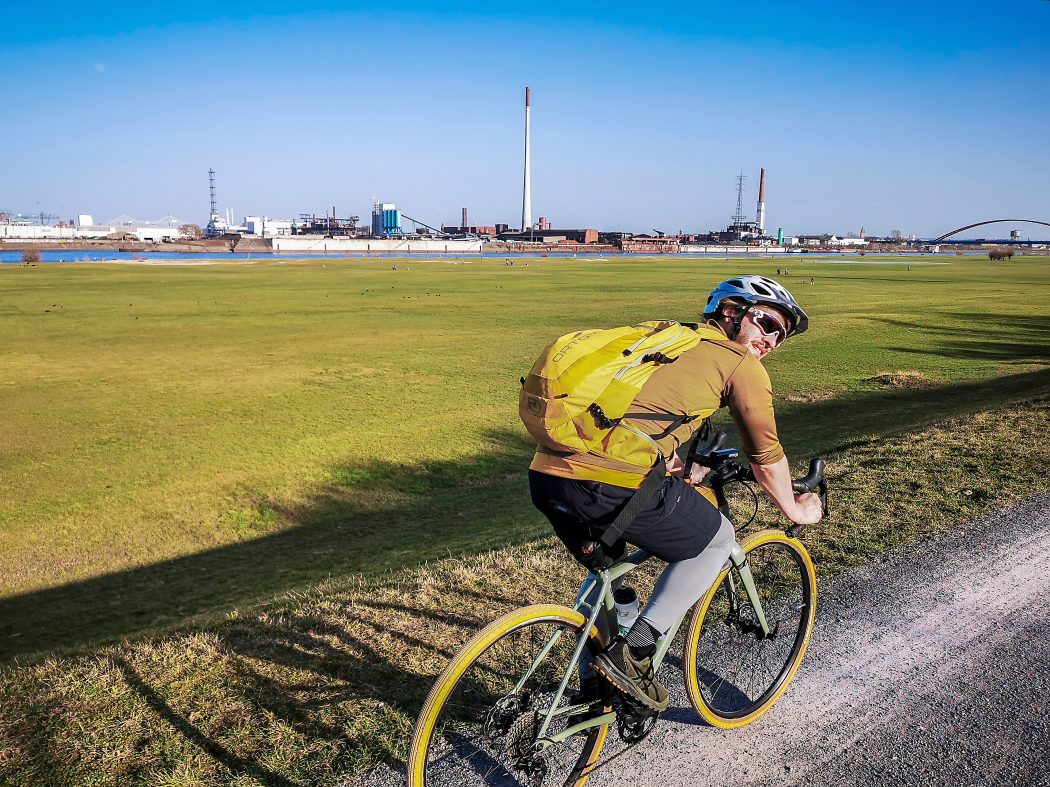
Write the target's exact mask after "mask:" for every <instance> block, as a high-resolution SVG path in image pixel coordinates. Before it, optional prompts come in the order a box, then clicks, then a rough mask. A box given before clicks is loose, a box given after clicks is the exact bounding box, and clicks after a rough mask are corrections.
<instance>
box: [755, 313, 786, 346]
mask: <svg viewBox="0 0 1050 787" xmlns="http://www.w3.org/2000/svg"><path fill="white" fill-rule="evenodd" d="M747 316H748V317H750V318H751V320H752V322H754V323H755V325H757V326H758V329H759V330H760V331H762V333H764V334H765V335H766V336H775V340H774V344H773V346H774V347H776V346H778V345H779V344H780V343H781V342H783V341H784V340H785V339H786V338H787V335H788V333H787V328H786V327H784V323H782V322H781V321H780V320H779V319H777V318H776V317H774V316H773V315H772V313H770V312H767V311H763V310H762V309H755V308H751V309H748V312H747Z"/></svg>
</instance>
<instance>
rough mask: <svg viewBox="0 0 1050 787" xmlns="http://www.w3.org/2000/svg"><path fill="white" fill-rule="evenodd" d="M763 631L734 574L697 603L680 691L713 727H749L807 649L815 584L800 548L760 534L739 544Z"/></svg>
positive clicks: (776, 535)
mask: <svg viewBox="0 0 1050 787" xmlns="http://www.w3.org/2000/svg"><path fill="white" fill-rule="evenodd" d="M741 547H742V548H743V550H744V554H745V555H746V557H747V564H748V565H749V566H750V567H751V573H752V576H753V577H754V580H755V588H756V589H757V591H758V597H759V600H760V601H761V603H762V610H763V613H764V615H765V618H766V622H767V624H768V627H769V634H768V636H767V635H763V633H762V629H761V626H760V625H759V622H758V617H757V615H756V612H755V609H754V608H753V606H752V604H751V602H750V600H749V599H748V596H747V592H746V591H745V590H744V586H743V583H742V581H741V579H740V574H739V572H738V571H737V570H736V569H735V568H730V569H727V570H726V571H723V572H722V574H721V575H720V576H719V578H718V581H717V582H716V583H715V584H714V586H713V587H712V588H711V590H709V591H708V592H707V594H706V595H705V596H704V597H703V598H702V599H701V600H700V603H699V604H698V605H697V608H696V612H695V613H694V615H693V619H692V621H691V622H690V625H689V630H688V632H687V633H686V645H685V659H684V662H685V663H684V669H685V684H686V690H687V692H688V694H689V699H690V702H692V704H693V707H694V708H695V709H696V712H697V713H699V714H700V716H701V717H702V718H703V719H704V720H705V721H707V722H708V723H709V724H712V725H714V726H715V727H739V726H740V725H743V724H747V723H749V722H752V721H754V720H755V719H757V718H758V717H759V716H761V715H762V714H763V713H765V712H766V711H767V710H769V709H770V708H771V707H772V706H773V703H774V702H776V701H777V700H778V699H779V698H780V696H781V695H782V694H783V693H784V691H785V690H786V689H787V687H788V684H789V683H791V680H792V678H794V677H795V672H796V671H797V670H798V666H799V664H800V663H801V662H802V657H803V656H804V655H805V653H806V647H807V646H808V645H809V638H810V635H811V633H812V631H813V618H814V613H815V611H816V599H817V580H816V574H815V572H814V570H813V562H812V560H811V559H810V557H809V553H808V552H806V549H805V547H803V546H802V544H801V542H799V541H797V540H795V539H793V538H790V537H788V536H787V535H785V534H784V533H783V532H781V531H779V530H763V531H762V532H760V533H756V534H755V535H753V536H751V537H750V538H748V539H747V540H745V541H744V543H743V544H741Z"/></svg>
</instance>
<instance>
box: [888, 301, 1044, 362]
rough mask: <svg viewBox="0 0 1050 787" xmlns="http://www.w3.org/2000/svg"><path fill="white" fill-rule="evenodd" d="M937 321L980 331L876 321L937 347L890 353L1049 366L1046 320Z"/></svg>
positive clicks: (950, 316)
mask: <svg viewBox="0 0 1050 787" xmlns="http://www.w3.org/2000/svg"><path fill="white" fill-rule="evenodd" d="M935 316H936V318H937V319H941V318H944V319H947V320H957V321H959V323H968V324H972V323H973V322H974V320H975V319H976V320H977V321H978V322H979V323H980V325H981V328H980V329H979V330H974V329H972V328H968V329H965V330H960V329H959V328H955V327H952V326H951V325H950V324H944V323H942V322H934V321H931V322H907V321H904V320H894V319H889V318H879V319H878V321H879V322H882V323H885V324H886V325H893V326H895V327H898V328H906V329H908V330H909V331H915V332H918V333H925V334H927V335H931V336H935V337H936V338H937V339H938V341H939V345H938V346H937V347H923V348H915V347H891V348H888V349H891V350H893V351H894V352H902V353H914V354H918V355H938V356H941V357H944V358H962V359H973V360H979V361H996V362H1000V363H1014V364H1017V365H1019V366H1027V365H1031V364H1050V316H1043V315H1021V316H1017V315H1002V314H999V315H996V314H976V315H975V314H959V313H947V314H937V315H935Z"/></svg>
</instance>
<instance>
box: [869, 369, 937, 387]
mask: <svg viewBox="0 0 1050 787" xmlns="http://www.w3.org/2000/svg"><path fill="white" fill-rule="evenodd" d="M864 382H866V383H875V384H877V385H881V386H883V387H885V388H912V389H916V390H929V389H931V388H939V387H940V386H942V385H944V383H942V382H940V381H939V380H933V379H930V378H929V377H927V376H926V375H925V374H923V373H922V372H916V371H907V370H905V371H897V372H885V373H883V374H877V375H875V376H874V377H869V378H867V379H866V380H865V381H864Z"/></svg>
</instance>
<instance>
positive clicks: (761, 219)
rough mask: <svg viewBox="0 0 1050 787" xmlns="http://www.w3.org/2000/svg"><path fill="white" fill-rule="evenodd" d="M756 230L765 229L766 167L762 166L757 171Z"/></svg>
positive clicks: (763, 230)
mask: <svg viewBox="0 0 1050 787" xmlns="http://www.w3.org/2000/svg"><path fill="white" fill-rule="evenodd" d="M756 221H757V223H758V231H759V232H765V231H766V168H765V167H762V169H760V170H759V173H758V217H757V219H756Z"/></svg>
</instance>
